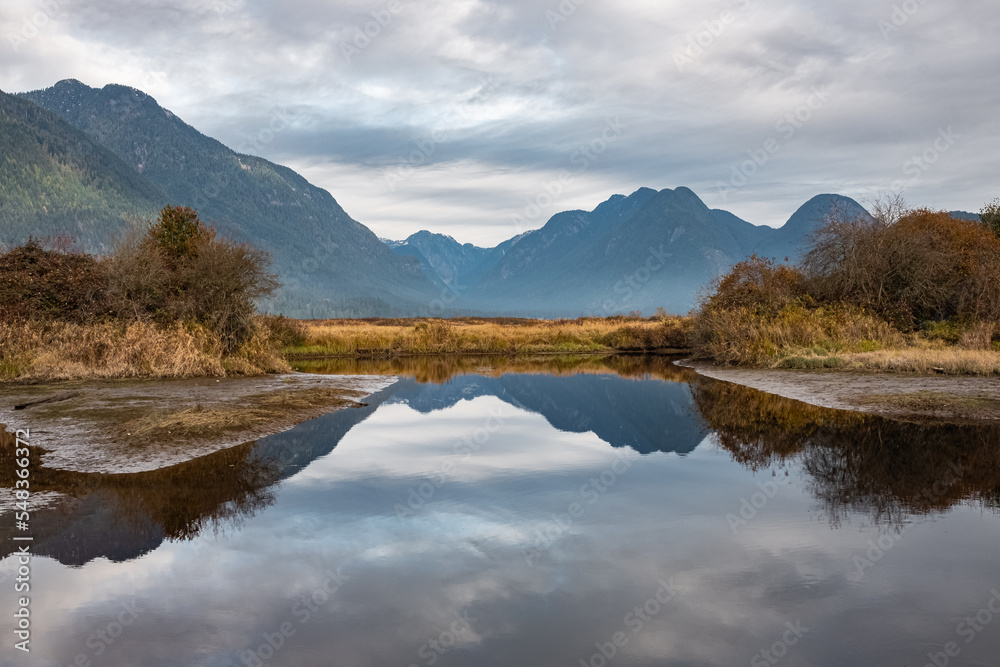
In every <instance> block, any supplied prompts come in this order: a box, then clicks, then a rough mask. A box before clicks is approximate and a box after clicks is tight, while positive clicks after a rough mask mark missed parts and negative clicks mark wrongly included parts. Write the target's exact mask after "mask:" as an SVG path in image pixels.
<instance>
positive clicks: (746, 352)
mask: <svg viewBox="0 0 1000 667" xmlns="http://www.w3.org/2000/svg"><path fill="white" fill-rule="evenodd" d="M875 213H876V214H875V215H860V216H859V215H854V214H850V215H848V214H845V213H844V212H843V210H835V211H834V212H833V214H831V216H829V217H828V219H827V220H826V222H825V223H824V224H823V225H822V226H821V227H820V228H819V229H818V230H817V231H816V232H815V233H814V234H813V235H812V239H811V247H810V248H809V249H808V251H807V253H806V255H805V257H804V259H803V261H802V262H801V263H800V265H799V266H795V267H792V266H786V265H782V264H776V263H774V262H772V261H770V260H767V259H763V258H760V257H757V256H753V257H750V258H749V259H747V260H745V261H743V262H740V263H739V264H736V265H735V266H734V267H733V268H732V269H731V270H730V272H729V273H728V274H726V275H725V276H723V277H722V278H720V279H719V280H718V281H716V283H715V284H714V286H713V287H714V289H713V291H711V292H710V293H709V294H708V295H707V296H705V297H704V298H703V299H702V300H701V303H700V304H699V308H698V310H697V313H696V316H695V318H694V325H693V331H692V335H691V340H692V343H693V346H694V348H695V350H696V354H697V355H698V356H700V357H702V358H707V359H712V360H714V361H717V362H721V363H732V364H747V365H781V366H785V367H795V368H811V367H846V366H853V365H854V364H856V363H859V360H860V359H861V355H869V356H871V355H876V356H871V359H872V360H873V363H874V360H875V359H876V357H877V355H878V354H880V353H881V352H882V351H885V350H888V349H899V348H903V347H907V348H910V349H915V348H921V349H923V350H926V351H928V353H930V352H931V351H936V350H940V349H941V348H942V347H944V346H949V345H950V346H958V347H960V348H964V349H966V350H969V351H984V352H985V351H990V350H994V349H996V348H997V343H998V342H1000V238H997V237H996V236H995V235H994V234H993V233H992V231H991V230H990V229H989V228H988V227H987V226H986V225H984V224H978V223H977V222H976V221H974V220H963V219H958V218H954V217H952V216H951V215H950V214H948V213H942V212H934V211H930V210H927V209H919V210H907V209H905V207H904V206H902V202H901V200H894V201H892V202H890V205H888V206H882V207H875ZM878 358H879V359H882V357H878ZM969 359H971V357H969V355H965V357H963V361H962V362H961V363H958V362H956V364H957V365H955V364H953V365H954V366H955V367H956V368H958V367H962V368H966V367H969V368H972V367H976V368H982V369H986V370H989V369H991V368H992V367H993V366H992V364H991V363H984V362H983V361H982V360H979V359H976V360H973V361H972V362H969ZM878 363H879V364H881V363H882V361H878ZM970 363H971V366H970V365H969V364H970ZM908 365H909V366H915V365H914V364H913V363H908Z"/></svg>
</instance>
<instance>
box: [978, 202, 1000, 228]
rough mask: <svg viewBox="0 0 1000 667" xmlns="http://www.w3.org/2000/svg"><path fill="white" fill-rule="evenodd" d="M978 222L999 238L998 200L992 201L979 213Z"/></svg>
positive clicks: (999, 210) (999, 211)
mask: <svg viewBox="0 0 1000 667" xmlns="http://www.w3.org/2000/svg"><path fill="white" fill-rule="evenodd" d="M979 221H980V222H982V223H983V226H984V227H986V228H987V229H989V230H990V231H991V232H993V234H994V235H995V236H997V237H1000V199H994V200H993V201H991V202H990V203H989V204H987V205H986V206H984V207H983V208H982V210H980V211H979Z"/></svg>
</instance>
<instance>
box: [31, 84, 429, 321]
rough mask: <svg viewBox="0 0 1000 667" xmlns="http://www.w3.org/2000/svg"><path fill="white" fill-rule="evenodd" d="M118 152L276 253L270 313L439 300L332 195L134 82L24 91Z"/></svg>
mask: <svg viewBox="0 0 1000 667" xmlns="http://www.w3.org/2000/svg"><path fill="white" fill-rule="evenodd" d="M22 96H23V97H24V98H25V99H27V100H31V101H32V102H35V103H37V104H39V105H41V106H43V107H45V108H47V109H49V110H51V111H53V112H55V113H56V114H58V115H59V116H61V117H62V118H64V119H65V120H66V121H68V122H69V123H70V124H72V125H73V126H75V127H76V128H78V129H80V130H82V131H83V132H84V133H86V134H87V136H89V137H91V138H92V139H93V140H94V141H96V142H98V143H100V144H102V145H103V146H105V147H107V148H108V149H110V150H111V151H112V152H113V153H114V154H115V155H117V156H118V157H119V158H121V160H122V161H124V162H125V163H127V164H128V165H129V166H130V167H131V168H132V169H133V170H134V173H135V174H136V175H141V176H142V177H143V178H145V179H146V180H147V181H148V182H150V183H152V184H153V185H154V186H156V187H157V188H159V189H161V190H162V191H163V192H164V193H165V194H166V196H167V197H168V198H169V201H170V203H171V204H174V205H185V206H192V207H194V208H196V209H197V210H198V212H199V213H200V214H201V217H202V219H204V220H205V221H206V222H211V223H212V224H214V225H215V226H216V228H217V229H219V230H220V231H221V232H223V233H224V234H226V235H228V236H231V237H233V238H235V239H237V240H247V241H251V242H253V243H254V244H255V245H258V246H260V247H262V248H264V249H266V250H268V251H269V252H271V254H272V255H273V257H274V263H275V270H276V271H277V272H278V274H279V276H280V278H281V281H282V282H283V283H284V285H285V287H284V288H283V290H282V292H281V295H280V297H279V299H278V300H277V301H276V303H274V304H271V306H270V307H272V308H273V309H276V310H283V311H286V312H289V313H292V314H296V315H301V316H315V317H324V316H336V315H390V316H391V315H400V314H404V313H412V314H419V313H429V312H430V305H429V304H430V303H431V301H432V300H433V299H435V298H437V296H438V295H439V289H437V288H436V287H434V286H433V285H432V283H431V282H430V281H429V280H427V279H426V278H425V277H424V276H423V274H422V273H421V271H420V267H419V264H418V262H416V261H414V260H411V259H409V258H403V257H400V256H399V255H397V254H395V253H393V252H392V251H391V250H390V249H389V248H387V247H386V246H385V245H384V244H383V243H382V242H381V241H380V240H379V239H378V238H377V237H376V236H375V234H373V233H372V232H371V230H369V229H368V228H367V227H365V226H364V225H362V224H360V223H358V222H356V221H355V220H353V219H352V218H351V217H350V216H349V215H347V213H345V212H344V210H343V209H342V208H341V207H340V205H339V204H338V203H337V202H336V200H335V199H334V198H333V197H332V196H331V195H330V193H329V192H327V191H326V190H323V189H321V188H317V187H315V186H313V185H312V184H310V183H309V182H308V181H306V180H305V179H304V178H302V177H301V176H300V175H298V174H297V173H295V172H294V171H292V170H291V169H288V168H286V167H282V166H280V165H276V164H274V163H272V162H269V161H267V160H264V159H262V158H258V157H254V156H249V155H241V154H237V153H236V152H234V151H232V150H230V149H229V148H227V147H226V146H224V145H223V144H221V143H220V142H218V141H216V140H215V139H211V138H210V137H207V136H205V135H203V134H202V133H200V132H198V131H197V130H196V129H194V128H193V127H191V126H190V125H188V124H186V123H185V122H184V121H182V120H181V119H180V118H178V117H177V116H175V115H174V114H173V113H171V112H170V111H168V110H167V109H164V108H162V107H161V106H160V105H159V104H157V102H156V100H154V99H153V98H152V97H150V96H149V95H146V94H145V93H143V92H141V91H139V90H136V89H134V88H129V87H127V86H119V85H108V86H105V87H104V88H101V89H97V88H91V87H89V86H87V85H84V84H83V83H80V82H79V81H75V80H65V81H60V82H59V83H57V84H56V85H55V86H53V87H51V88H48V89H45V90H38V91H33V92H29V93H24V94H23V95H22Z"/></svg>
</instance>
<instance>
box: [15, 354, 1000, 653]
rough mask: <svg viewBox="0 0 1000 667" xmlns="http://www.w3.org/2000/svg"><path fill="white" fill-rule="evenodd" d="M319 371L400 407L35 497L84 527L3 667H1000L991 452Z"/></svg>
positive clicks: (680, 374) (527, 368)
mask: <svg viewBox="0 0 1000 667" xmlns="http://www.w3.org/2000/svg"><path fill="white" fill-rule="evenodd" d="M302 369H303V370H306V371H309V372H317V373H342V374H358V373H391V374H398V375H399V376H400V380H399V382H397V383H396V384H394V385H392V386H390V387H388V388H387V389H385V390H383V391H381V392H380V393H378V394H375V395H373V396H371V397H370V398H368V399H365V402H366V403H367V405H366V406H365V407H362V408H358V409H347V410H342V411H339V412H335V413H332V414H329V415H326V416H324V417H321V418H319V419H315V420H312V421H310V422H307V423H304V424H301V425H299V426H298V427H296V428H294V429H292V430H290V431H287V432H285V433H281V434H278V435H275V436H271V437H268V438H265V439H262V440H260V441H258V442H256V443H248V444H246V445H242V446H240V447H236V448H233V449H230V450H227V451H224V452H219V453H217V454H213V455H211V456H206V457H203V458H201V459H197V460H195V461H191V462H189V463H185V464H182V465H180V466H174V467H173V468H170V469H166V470H161V471H156V472H152V473H138V474H134V475H103V476H102V475H84V474H80V473H68V472H60V471H45V470H35V471H33V475H39V476H44V478H45V479H46V480H47V482H48V483H50V484H52V485H53V486H55V487H57V488H60V489H64V490H65V492H66V493H68V494H71V495H72V496H73V500H72V501H71V502H68V503H64V504H62V505H59V506H58V507H54V508H52V509H49V510H42V511H39V512H38V513H37V514H36V515H35V516H33V517H32V521H33V525H32V528H33V531H34V534H35V536H36V542H35V545H34V549H35V552H36V554H43V555H44V556H42V555H38V556H36V557H35V559H34V560H33V562H32V573H31V586H32V591H31V593H32V602H31V614H32V639H31V647H32V651H31V653H30V655H24V654H22V653H21V652H18V651H14V650H13V648H12V646H13V642H14V639H13V638H12V635H11V634H10V631H9V630H8V629H7V628H8V627H9V626H10V622H9V620H8V621H7V622H5V623H4V624H2V625H3V628H4V638H3V649H2V653H0V655H2V656H3V658H2V660H0V664H3V665H4V666H6V665H39V666H41V665H45V666H49V665H60V666H61V665H70V664H78V665H101V666H107V667H116V666H125V665H129V666H131V665H143V666H147V667H153V666H161V665H162V666H166V665H184V666H191V665H197V666H205V667H223V666H231V665H232V666H239V665H276V666H288V667H310V666H313V665H315V666H324V667H328V666H338V667H340V666H344V667H352V666H361V665H372V666H383V665H386V666H393V665H398V666H400V667H411V666H413V665H417V666H423V665H426V666H431V665H438V666H441V667H448V666H457V665H462V666H483V665H497V666H500V665H503V666H512V665H514V666H535V665H538V666H551V665H566V666H567V667H580V666H584V667H585V666H591V667H604V666H611V665H622V666H653V665H657V666H660V665H674V666H681V665H691V666H694V665H706V666H707V665H718V666H726V667H729V666H732V665H751V666H752V667H760V666H764V665H788V666H789V667H792V666H805V665H811V666H830V667H842V666H844V665H879V666H883V665H899V666H902V665H909V666H916V667H922V666H924V665H935V666H936V667H943V666H944V665H997V664H998V656H1000V558H998V556H1000V549H998V547H1000V515H998V507H1000V505H998V500H1000V430H998V429H997V428H991V427H985V426H944V425H938V424H926V423H924V424H921V423H903V422H895V421H890V420H886V419H881V418H877V417H873V416H866V415H861V414H857V413H844V412H837V411H830V410H824V409H819V408H815V407H811V406H807V405H804V404H801V403H796V402H794V401H789V400H786V399H781V398H778V397H775V396H771V395H768V394H763V393H761V392H757V391H753V390H749V389H745V388H741V387H738V386H734V385H730V384H726V383H721V382H716V381H712V380H707V379H704V378H699V377H698V376H696V375H694V374H693V373H692V372H691V371H689V370H686V369H683V368H679V367H677V366H674V365H672V364H671V363H670V360H669V359H663V358H641V357H618V358H609V359H595V358H556V359H546V360H511V359H504V358H483V357H477V358H464V359H463V358H441V359H409V360H383V361H371V362H361V361H351V360H341V361H327V362H310V363H307V364H303V366H302ZM10 524H11V521H10V520H8V518H7V517H5V518H4V522H3V526H2V528H0V536H2V537H3V540H2V544H3V545H4V547H3V548H4V551H3V552H2V553H3V554H5V555H7V554H10V553H11V552H12V551H13V547H12V546H11V545H12V542H11V540H10V536H11V535H12V534H13V529H12V528H11V525H10ZM15 571H16V563H15V557H13V556H8V557H7V558H5V559H4V560H3V561H2V565H0V579H4V582H3V583H2V584H0V586H2V587H3V589H5V590H6V593H5V594H4V595H2V596H0V612H2V613H3V616H4V618H7V619H10V618H11V614H12V613H13V612H14V610H15V606H14V604H15V603H14V599H13V598H14V594H13V593H12V592H11V589H12V585H13V583H12V582H13V579H14V576H15Z"/></svg>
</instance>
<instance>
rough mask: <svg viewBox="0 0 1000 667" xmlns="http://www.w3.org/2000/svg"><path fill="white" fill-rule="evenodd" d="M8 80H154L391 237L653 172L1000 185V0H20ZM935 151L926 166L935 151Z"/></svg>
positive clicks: (713, 187) (504, 229)
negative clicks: (953, 0) (999, 166)
mask: <svg viewBox="0 0 1000 667" xmlns="http://www.w3.org/2000/svg"><path fill="white" fill-rule="evenodd" d="M0 25H2V26H3V44H0V53H2V57H0V89H2V90H4V91H7V92H18V91H24V90H31V89H35V88H44V87H48V86H50V85H52V84H53V83H55V82H56V81H58V80H60V79H66V78H75V79H79V80H81V81H83V82H84V83H87V84H89V85H92V86H103V85H105V84H107V83H112V82H114V83H123V84H128V85H131V86H135V87H137V88H141V89H143V90H145V91H146V92H148V93H150V94H151V95H153V96H154V97H156V99H157V100H158V101H159V102H160V103H161V104H162V105H163V106H165V107H167V108H169V109H171V110H172V111H174V112H175V113H177V114H178V115H179V116H181V117H182V118H184V119H185V120H186V121H187V122H189V123H190V124H192V125H193V126H194V127H196V128H198V129H199V130H201V131H202V132H204V133H206V134H208V135H210V136H213V137H215V138H217V139H219V140H220V141H222V142H223V143H225V144H227V145H229V146H231V147H232V148H234V149H237V150H240V151H242V152H248V153H254V154H257V155H261V156H263V157H266V158H268V159H271V160H274V161H276V162H279V163H281V164H285V165H288V166H290V167H292V168H293V169H296V170H297V171H299V172H301V173H303V174H304V175H305V176H306V177H308V178H309V179H310V180H311V181H313V182H314V183H316V184H317V185H320V186H322V187H325V188H327V189H328V190H330V192H332V193H333V195H334V196H335V197H336V198H337V199H338V201H339V202H340V203H341V205H342V206H344V208H345V209H346V210H347V211H348V213H350V214H351V215H352V216H353V217H354V218H355V219H357V220H359V221H361V222H363V223H364V224H366V225H368V226H369V227H370V228H372V229H373V230H374V231H375V232H376V233H378V234H379V235H380V236H384V237H391V238H402V237H405V236H406V235H408V234H410V233H412V232H414V231H417V230H418V229H422V228H428V229H431V230H433V231H440V232H443V233H447V234H451V235H452V236H454V237H455V238H457V239H459V240H460V241H463V242H465V241H471V242H475V243H479V244H493V243H496V242H499V241H501V240H503V239H505V238H508V237H510V236H512V235H514V234H515V233H518V232H520V231H523V230H524V228H526V227H529V228H530V227H539V226H541V225H542V224H543V223H544V222H545V220H546V219H548V217H549V216H551V215H552V214H554V213H556V212H558V211H560V210H566V209H572V208H587V209H590V208H593V207H594V206H596V205H597V204H598V203H600V202H601V201H603V200H604V199H606V198H607V197H608V196H610V195H612V194H615V193H625V194H627V193H630V192H632V191H634V190H635V189H637V188H639V187H641V186H647V187H653V188H657V189H660V188H673V187H677V186H680V185H685V186H688V187H690V188H692V189H693V190H694V191H695V192H697V193H698V194H699V195H701V196H702V198H703V199H704V200H705V201H706V203H708V204H709V205H710V206H712V207H717V208H725V209H728V210H730V211H732V212H734V213H736V214H737V215H739V216H741V217H743V218H745V219H747V220H750V221H751V222H754V223H756V224H770V225H780V224H782V223H783V222H784V221H785V220H786V219H787V218H788V217H789V215H790V214H791V213H792V212H793V211H794V210H795V209H796V208H797V207H798V206H799V205H800V204H802V203H803V202H804V201H805V200H807V199H808V198H809V197H811V196H813V195H815V194H819V193H823V192H839V193H842V194H846V195H850V196H854V197H856V198H859V199H861V198H863V197H866V196H871V195H872V194H873V193H875V192H877V191H880V190H887V189H891V188H895V189H900V190H904V191H905V194H906V197H907V199H908V200H909V201H910V203H912V204H917V205H927V206H931V207H936V208H945V209H964V210H974V211H978V209H979V208H980V206H981V205H982V204H983V203H985V202H986V201H987V200H989V199H992V198H993V197H995V196H998V195H1000V183H998V181H997V178H996V174H997V159H998V158H997V156H1000V113H998V109H1000V3H997V2H996V0H966V1H964V2H961V3H945V2H931V1H930V0H922V1H918V0H906V1H905V2H904V1H902V0H874V1H873V0H841V1H832V0H785V1H781V2H779V1H777V0H719V1H708V2H698V3H695V2H684V3H681V2H676V1H664V0H630V1H629V2H627V3H623V2H610V1H609V0H561V1H560V0H503V1H501V0H495V1H494V0H334V1H330V0H323V1H321V0H297V1H287V2H281V3H277V2H265V1H264V0H4V1H3V2H2V3H0ZM915 158H916V159H915Z"/></svg>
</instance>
